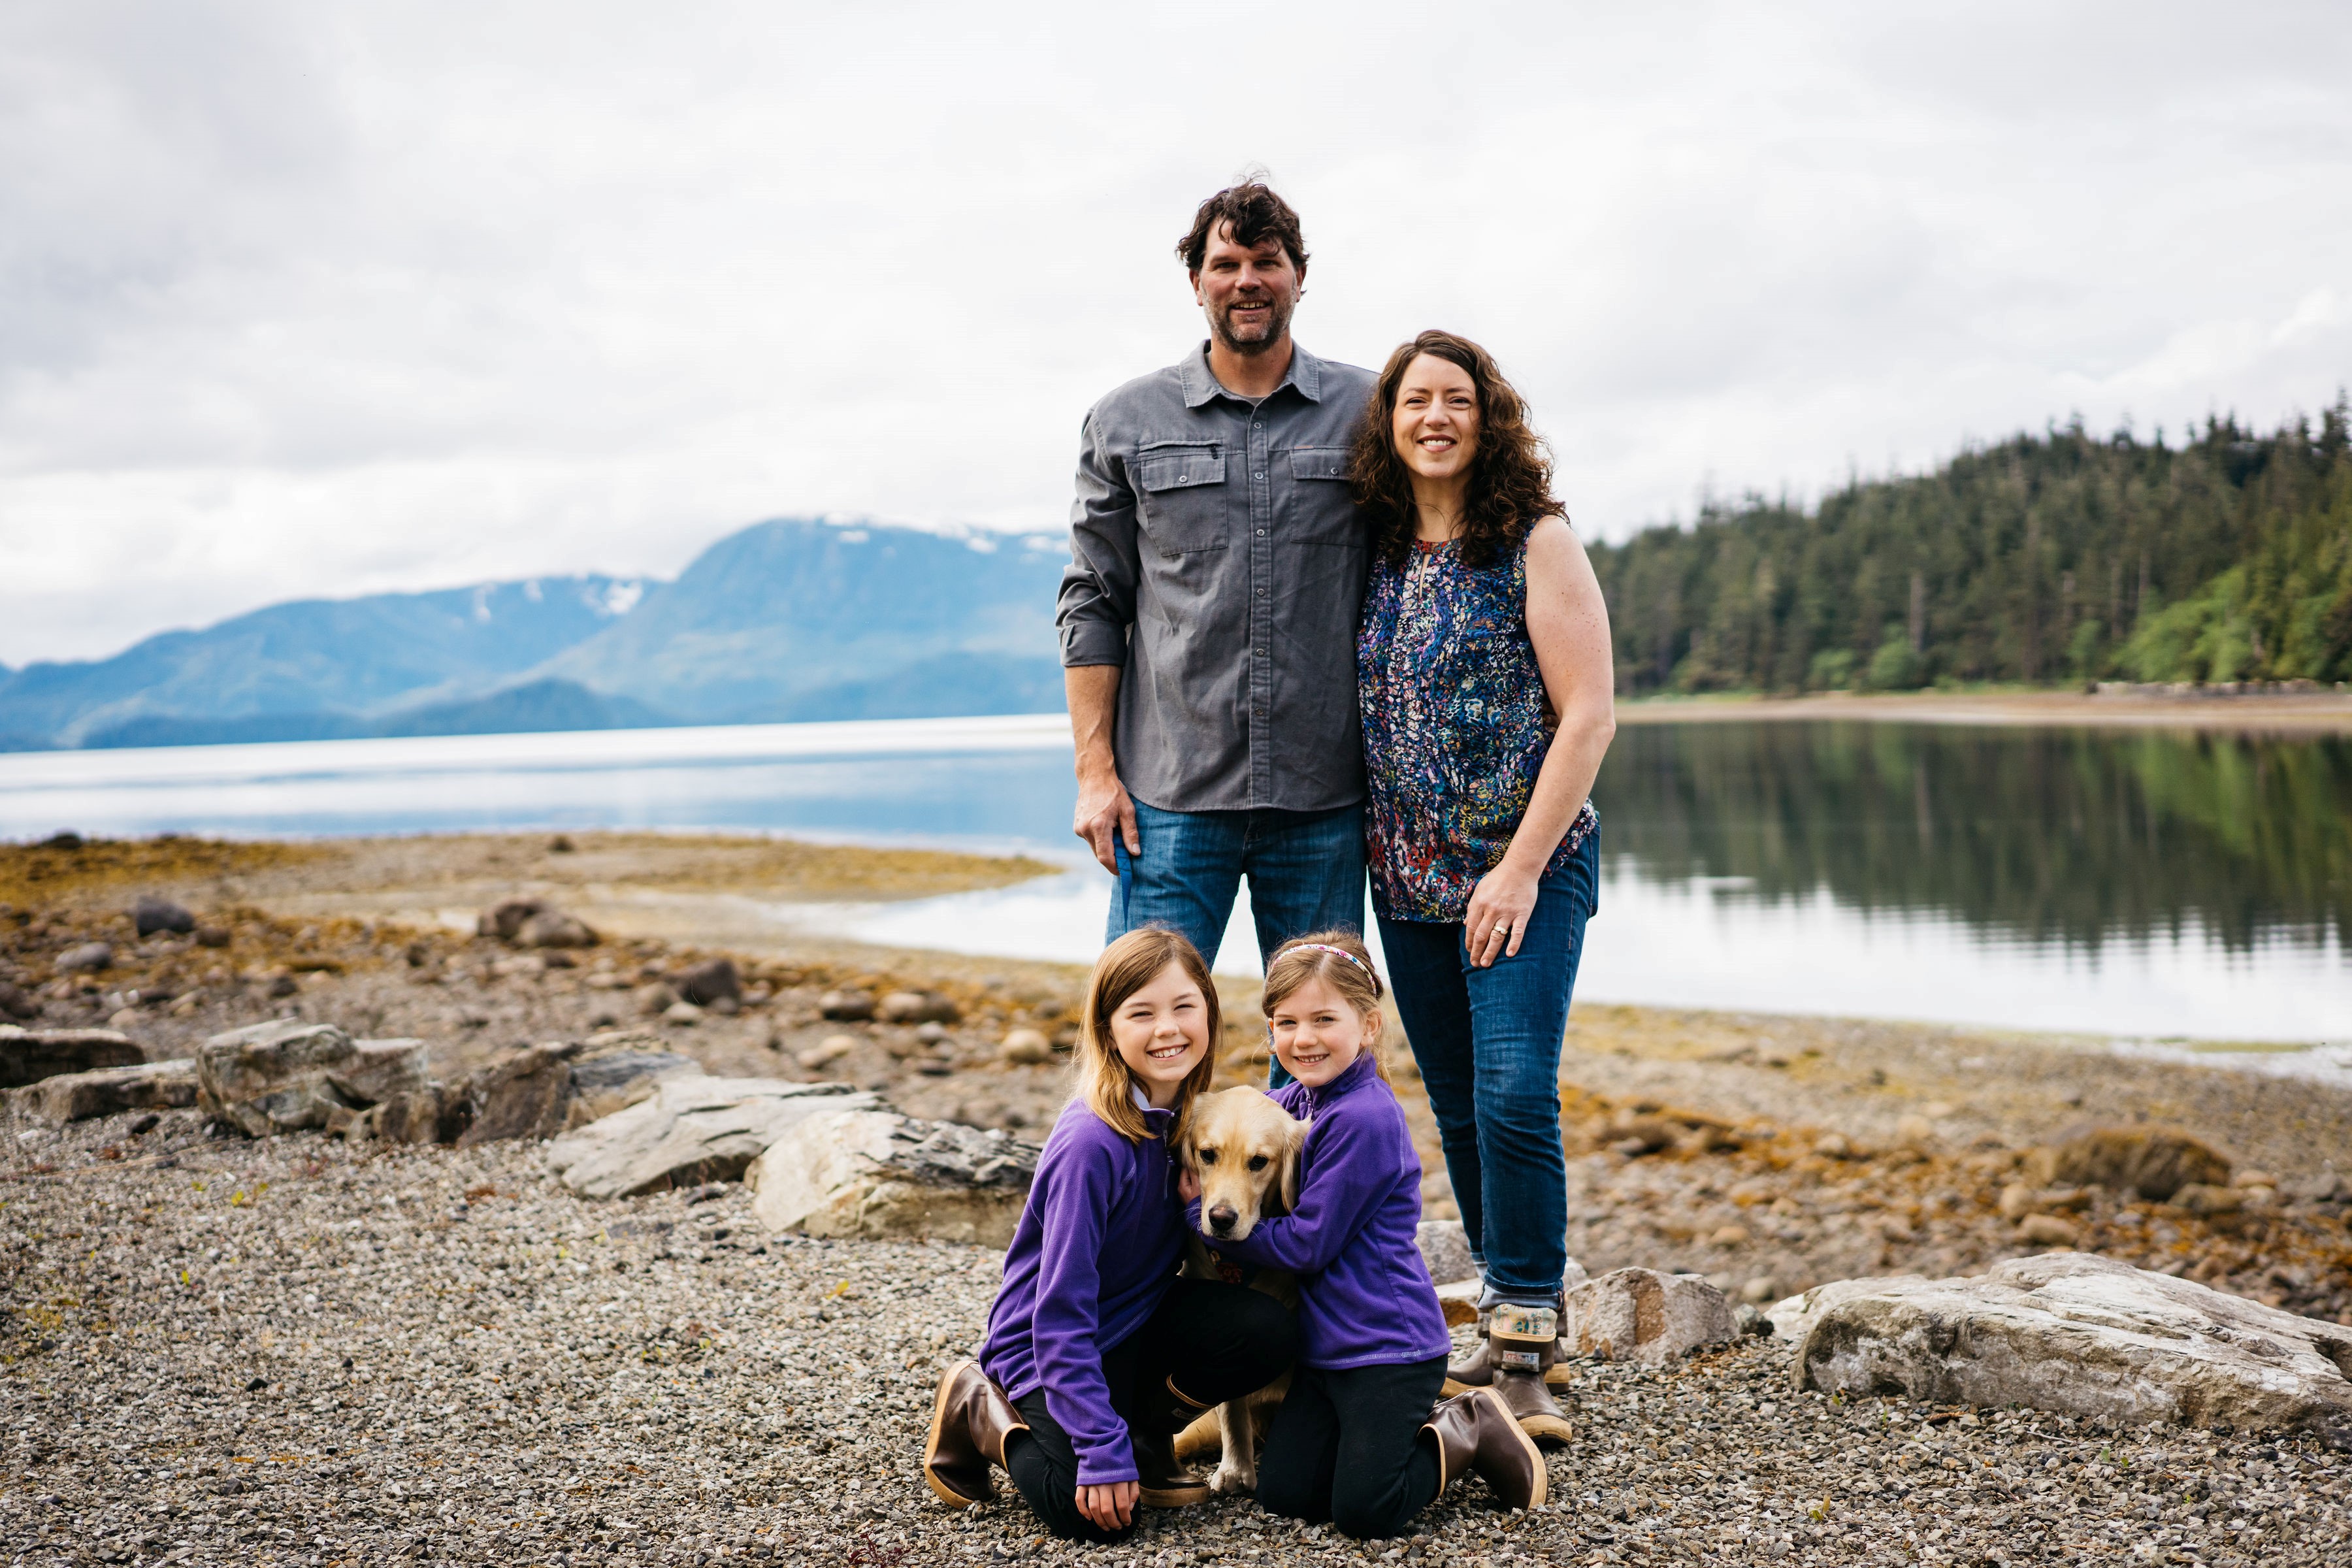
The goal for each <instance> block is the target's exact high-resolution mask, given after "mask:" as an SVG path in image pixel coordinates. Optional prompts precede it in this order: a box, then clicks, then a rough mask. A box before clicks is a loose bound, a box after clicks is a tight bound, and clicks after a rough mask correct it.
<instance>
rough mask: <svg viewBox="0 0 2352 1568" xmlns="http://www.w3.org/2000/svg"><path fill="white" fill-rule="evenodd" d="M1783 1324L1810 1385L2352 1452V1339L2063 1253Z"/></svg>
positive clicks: (1851, 1298) (1888, 1292) (2186, 1284)
mask: <svg viewBox="0 0 2352 1568" xmlns="http://www.w3.org/2000/svg"><path fill="white" fill-rule="evenodd" d="M1770 1315H1771V1318H1772V1324H1773V1328H1774V1331H1776V1332H1779V1333H1782V1334H1786V1335H1789V1336H1790V1337H1792V1338H1795V1339H1797V1340H1798V1341H1799V1345H1798V1349H1797V1357H1796V1362H1795V1365H1794V1369H1793V1374H1792V1375H1793V1376H1794V1378H1795V1380H1796V1383H1797V1385H1798V1386H1799V1387H1813V1388H1821V1389H1827V1390H1833V1391H1837V1392H1841V1393H1846V1394H1903V1395H1906V1397H1909V1398H1912V1399H1919V1400H1932V1401H1935V1402H1937V1403H1938V1404H1954V1405H2025V1406H2028V1407H2029V1408H2032V1409H2036V1410H2055V1411H2063V1412H2065V1413H2066V1414H2069V1415H2085V1416H2093V1417H2096V1418H2098V1419H2101V1420H2106V1421H2116V1422H2123V1423H2140V1422H2147V1421H2170V1422H2178V1423H2181V1424H2184V1425H2189V1426H2225V1425H2226V1426H2236V1427H2242V1428H2248V1429H2253V1430H2263V1431H2287V1432H2304V1433H2308V1434H2310V1435H2312V1436H2316V1437H2318V1438H2320V1439H2321V1440H2323V1441H2325V1442H2326V1443H2328V1444H2330V1445H2331V1446H2333V1447H2337V1448H2352V1381H2347V1373H2352V1328H2345V1327H2343V1326H2341V1325H2339V1324H2336V1323H2328V1322H2322V1321H2318V1320H2317V1319H2315V1318H2304V1317H2298V1316H2296V1315H2295V1314H2294V1313H2293V1312H2288V1311H2284V1310H2280V1309H2278V1308H2276V1307H2266V1306H2263V1304H2262V1303H2261V1302H2259V1301H2249V1300H2244V1299H2243V1298H2242V1297H2238V1296H2231V1295H2229V1294H2226V1293H2225V1292H2223V1291H2220V1290H2214V1289H2209V1288H2207V1287H2205V1286H2203V1285H2199V1284H2195V1283H2193V1282H2191V1281H2189V1280H2187V1279H2174V1278H2173V1277H2171V1276H2170V1275H2166V1274H2155V1273H2150V1272H2148V1271H2147V1270H2146V1269H2140V1268H2132V1267H2131V1266H2130V1265H2129V1264H2126V1263H2118V1262H2116V1261H2115V1260H2114V1259H2112V1258H2096V1257H2092V1256H2090V1255H2088V1254H2084V1253H2079V1252H2051V1253H2044V1254H2042V1255H2041V1256H2040V1257H2036V1258H2012V1259H2011V1260H2010V1261H2009V1262H2006V1263H2000V1264H1996V1265H1994V1266H1993V1268H1990V1270H1988V1271H1987V1272H1986V1273H1985V1274H1984V1275H1982V1276H1981V1277H1979V1278H1977V1279H1920V1278H1918V1277H1916V1276H1906V1277H1902V1278H1896V1279H1849V1280H1843V1281H1840V1282H1839V1283H1836V1284H1832V1285H1823V1286H1821V1287H1818V1288H1817V1289H1812V1290H1809V1291H1807V1292H1806V1293H1805V1294H1804V1295H1802V1296H1798V1297H1792V1298H1790V1300H1786V1301H1783V1302H1781V1303H1780V1305H1779V1306H1777V1307H1775V1308H1774V1309H1773V1310H1772V1312H1771V1314H1770Z"/></svg>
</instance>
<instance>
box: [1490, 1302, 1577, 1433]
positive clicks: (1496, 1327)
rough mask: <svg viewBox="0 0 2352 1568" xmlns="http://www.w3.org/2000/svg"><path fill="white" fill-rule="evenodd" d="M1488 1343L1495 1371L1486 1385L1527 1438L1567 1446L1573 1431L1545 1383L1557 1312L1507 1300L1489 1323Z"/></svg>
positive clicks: (1553, 1359)
mask: <svg viewBox="0 0 2352 1568" xmlns="http://www.w3.org/2000/svg"><path fill="white" fill-rule="evenodd" d="M1486 1344H1487V1348H1488V1352H1489V1357H1490V1360H1491V1362H1492V1363H1493V1366H1494V1369H1495V1381H1494V1382H1493V1384H1491V1385H1490V1386H1491V1388H1492V1389H1493V1392H1494V1393H1495V1394H1496V1396H1497V1397H1498V1398H1500V1399H1501V1400H1502V1402H1503V1403H1504V1405H1506V1406H1507V1407H1508V1408H1509V1410H1510V1412H1511V1414H1512V1415H1515V1416H1517V1418H1518V1422H1519V1425H1520V1426H1522V1427H1524V1428H1526V1430H1527V1434H1528V1436H1530V1437H1541V1438H1544V1439H1546V1440H1547V1441H1549V1442H1554V1443H1565V1442H1567V1441H1568V1440H1569V1438H1570V1436H1572V1435H1573V1429H1572V1428H1570V1426H1569V1424H1568V1416H1567V1415H1565V1414H1564V1413H1563V1412H1562V1411H1561V1410H1560V1407H1559V1401H1558V1400H1556V1399H1554V1398H1553V1397H1552V1393H1551V1389H1550V1388H1549V1386H1548V1385H1547V1384H1546V1383H1545V1381H1544V1374H1545V1373H1547V1372H1549V1370H1550V1369H1551V1368H1552V1367H1553V1366H1555V1365H1557V1364H1559V1313H1558V1312H1556V1311H1554V1310H1552V1309H1551V1308H1549V1307H1515V1306H1512V1305H1511V1304H1510V1303H1508V1302H1505V1303H1503V1304H1502V1305H1500V1306H1498V1307H1496V1309H1495V1315H1494V1317H1493V1319H1492V1320H1491V1321H1489V1322H1488V1324H1487V1327H1486Z"/></svg>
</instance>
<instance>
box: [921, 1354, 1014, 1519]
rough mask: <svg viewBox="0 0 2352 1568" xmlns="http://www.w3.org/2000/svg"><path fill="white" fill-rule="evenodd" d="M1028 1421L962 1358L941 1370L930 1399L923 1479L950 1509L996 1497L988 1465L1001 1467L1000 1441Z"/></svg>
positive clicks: (975, 1365)
mask: <svg viewBox="0 0 2352 1568" xmlns="http://www.w3.org/2000/svg"><path fill="white" fill-rule="evenodd" d="M1027 1430H1029V1423H1027V1422H1026V1421H1024V1420H1022V1419H1021V1412H1020V1411H1019V1410H1017V1409H1015V1408H1014V1407H1013V1401H1011V1400H1010V1399H1007V1398H1005V1397H1004V1391H1003V1389H1001V1388H999V1387H997V1386H996V1384H995V1382H994V1380H993V1379H992V1378H991V1377H990V1376H989V1375H988V1374H987V1373H984V1372H982V1371H981V1370H980V1363H978V1362H976V1361H960V1362H958V1363H955V1364H954V1365H953V1366H951V1367H950V1368H948V1369H947V1371H945V1372H943V1373H940V1392H939V1394H938V1396H937V1397H935V1398H934V1399H933V1400H932V1401H931V1433H930V1436H929V1437H927V1438H925V1439H924V1441H923V1479H925V1480H927V1481H929V1483H930V1486H931V1490H932V1491H933V1492H935V1493H937V1494H938V1496H939V1500H940V1501H941V1502H943V1503H946V1504H948V1505H949V1506H950V1507H951V1508H972V1507H975V1506H977V1505H978V1504H981V1503H984V1502H986V1501H988V1500H990V1499H991V1498H992V1497H994V1496H995V1495H996V1486H995V1482H994V1480H993V1479H992V1478H991V1476H990V1474H989V1467H990V1466H995V1467H996V1468H999V1469H1002V1468H1004V1439H1005V1438H1006V1437H1007V1436H1011V1435H1012V1434H1013V1433H1015V1432H1026V1431H1027Z"/></svg>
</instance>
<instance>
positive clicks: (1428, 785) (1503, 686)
mask: <svg viewBox="0 0 2352 1568" xmlns="http://www.w3.org/2000/svg"><path fill="white" fill-rule="evenodd" d="M1527 604H1528V565H1527V547H1526V545H1525V544H1524V543H1522V544H1521V545H1520V547H1519V548H1518V549H1517V550H1516V551H1514V552H1511V554H1510V555H1508V556H1507V557H1506V558H1504V559H1502V560H1498V561H1496V563H1494V564H1493V565H1491V566H1485V567H1478V568H1472V567H1469V566H1465V565H1464V564H1463V563H1462V555H1461V551H1460V548H1459V547H1458V546H1457V545H1455V544H1454V543H1451V542H1448V543H1444V544H1424V543H1422V542H1419V541H1415V542H1414V543H1413V546H1412V551H1411V552H1410V553H1409V554H1408V555H1407V556H1406V557H1405V559H1404V561H1403V562H1402V563H1393V564H1392V563H1389V562H1387V561H1382V560H1380V559H1378V558H1375V559H1374V561H1373V563H1372V571H1371V582H1370V586H1369V587H1368V588H1367V589H1366V590H1365V594H1364V618H1363V622H1362V624H1361V625H1360V627H1359V628H1358V630H1357V633H1356V691H1357V695H1358V697H1359V698H1360V700H1361V702H1362V706H1363V714H1364V775H1365V782H1366V784H1368V786H1369V788H1370V797H1371V798H1370V803H1369V805H1367V807H1366V810H1365V814H1364V840H1365V844H1364V847H1365V858H1366V859H1367V860H1368V861H1369V862H1370V868H1371V874H1372V907H1373V908H1374V909H1376V910H1379V911H1380V913H1381V914H1382V915H1383V916H1385V917H1387V918H1388V919H1390V920H1406V921H1458V920H1460V919H1461V918H1462V917H1463V914H1464V913H1465V911H1466V910H1468V908H1469V905H1470V893H1471V889H1474V888H1475V886H1476V885H1477V882H1478V879H1479V878H1481V877H1483V876H1485V875H1486V873H1487V872H1489V871H1491V870H1493V869H1494V868H1496V866H1497V865H1498V864H1500V863H1501V861H1502V858H1503V855H1504V852H1505V851H1506V850H1507V849H1508V848H1509V847H1511V835H1512V834H1513V833H1514V832H1516V831H1517V828H1518V826H1519V818H1520V817H1521V816H1525V815H1526V813H1527V809H1528V796H1529V795H1531V794H1533V793H1534V790H1535V784H1536V773H1537V771H1538V769H1540V768H1541V767H1542V766H1543V760H1544V752H1546V751H1547V750H1548V749H1549V746H1550V744H1551V731H1550V729H1549V727H1548V726H1547V724H1546V723H1545V700H1544V684H1543V673H1542V671H1541V670H1540V669H1539V668H1538V666H1537V664H1536V650H1535V645H1534V644H1533V643H1532V642H1530V641H1528V617H1527ZM1600 820H1601V819H1600V817H1599V816H1597V815H1596V814H1595V813H1594V811H1593V809H1592V803H1591V801H1589V800H1588V801H1586V802H1585V803H1584V807H1583V809H1582V810H1581V811H1579V812H1578V813H1577V815H1576V820H1575V822H1574V823H1572V824H1571V825H1570V827H1569V830H1568V836H1567V837H1566V838H1565V839H1563V840H1562V841H1561V843H1560V847H1559V851H1558V852H1557V853H1556V854H1554V855H1553V856H1552V859H1551V865H1550V867H1549V869H1553V870H1557V869H1559V868H1561V867H1563V866H1565V865H1566V864H1567V863H1568V860H1569V858H1570V857H1571V856H1572V855H1574V854H1575V852H1576V851H1577V849H1578V848H1580V847H1581V846H1582V845H1583V843H1584V839H1585V836H1586V835H1587V834H1589V833H1591V831H1592V830H1593V828H1594V827H1595V826H1598V825H1599V822H1600Z"/></svg>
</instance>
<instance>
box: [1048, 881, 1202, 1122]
mask: <svg viewBox="0 0 2352 1568" xmlns="http://www.w3.org/2000/svg"><path fill="white" fill-rule="evenodd" d="M1171 963H1172V964H1174V965H1175V966H1176V967H1177V968H1179V969H1181V970H1182V971H1183V972H1184V977H1185V978H1186V979H1188V980H1190V981H1192V984H1195V985H1197V986H1199V987H1200V988H1201V1001H1202V1006H1203V1008H1204V1009H1205V1010H1206V1012H1207V1015H1208V1020H1207V1021H1208V1026H1209V1048H1208V1049H1207V1050H1205V1051H1203V1052H1202V1053H1201V1063H1200V1065H1199V1066H1198V1067H1196V1068H1193V1069H1192V1071H1191V1072H1190V1073H1187V1074H1186V1075H1185V1077H1184V1081H1183V1082H1182V1083H1181V1084H1179V1085H1178V1086H1177V1089H1176V1106H1175V1110H1176V1128H1175V1131H1174V1132H1173V1133H1171V1135H1170V1137H1169V1140H1168V1142H1169V1144H1170V1146H1171V1148H1172V1147H1173V1146H1174V1145H1175V1144H1177V1143H1178V1142H1181V1140H1182V1139H1183V1136H1184V1131H1185V1124H1186V1123H1187V1122H1188V1121H1191V1120H1192V1100H1193V1099H1194V1097H1196V1096H1197V1095H1199V1094H1200V1093H1201V1091H1202V1090H1203V1089H1207V1088H1208V1087H1209V1079H1211V1078H1212V1077H1213V1076H1214V1075H1215V1073H1216V1070H1217V1040H1218V1037H1219V1034H1220V1032H1221V1031H1222V1030H1223V1026H1224V1021H1223V1014H1222V1013H1220V1012H1219V1011H1218V1007H1217V987H1216V985H1215V984H1214V983H1213V982H1212V981H1211V980H1210V978H1209V966H1208V965H1207V964H1206V963H1202V961H1201V954H1200V952H1199V951H1198V950H1197V949H1196V948H1194V947H1193V945H1192V943H1191V942H1187V941H1185V940H1184V938H1183V937H1182V936H1181V934H1179V933H1178V932H1175V931H1169V930H1166V929H1164V928H1162V927H1160V926H1146V927H1145V928H1143V929H1142V930H1141V931H1129V932H1128V933H1127V934H1126V935H1125V936H1123V937H1120V938H1119V939H1118V941H1117V942H1112V943H1111V944H1110V945H1109V946H1108V947H1107V948H1105V949H1103V954H1102V956H1101V957H1100V958H1097V959H1096V960H1095V972H1094V973H1093V974H1092V975H1090V976H1088V977H1087V1002H1086V1011H1085V1013H1084V1014H1083V1016H1080V1018H1079V1019H1078V1085H1077V1093H1078V1098H1079V1099H1081V1100H1085V1101H1086V1103H1087V1109H1089V1110H1092V1111H1093V1112H1094V1113H1095V1114H1096V1115H1097V1116H1099V1117H1100V1118H1102V1120H1103V1122H1104V1124H1105V1125H1106V1126H1108V1127H1109V1128H1110V1129H1111V1130H1112V1131H1115V1132H1117V1133H1118V1134H1119V1136H1121V1137H1123V1138H1125V1139H1126V1140H1127V1141H1128V1142H1130V1143H1140V1142H1143V1140H1144V1139H1146V1138H1148V1137H1150V1135H1151V1128H1150V1123H1149V1122H1147V1121H1144V1119H1143V1111H1142V1109H1141V1108H1140V1107H1139V1106H1138V1105H1137V1104H1136V1103H1135V1091H1136V1089H1138V1088H1139V1087H1140V1086H1139V1084H1138V1083H1137V1082H1136V1079H1135V1074H1134V1072H1133V1071H1132V1070H1130V1069H1129V1067H1128V1065H1127V1063H1126V1061H1125V1060H1124V1059H1123V1058H1121V1057H1120V1056H1119V1054H1118V1046H1117V1045H1116V1044H1114V1043H1113V1040H1112V1037H1111V1032H1110V1020H1111V1015H1112V1014H1114V1013H1116V1012H1118V1010H1119V1008H1120V1007H1122V1006H1124V1005H1126V1003H1127V999H1128V998H1129V997H1130V996H1132V995H1134V994H1136V993H1137V992H1139V991H1140V990H1142V989H1143V988H1144V987H1145V986H1147V985H1149V984H1151V983H1152V981H1153V980H1155V979H1157V978H1158V977H1159V974H1160V971H1162V970H1164V969H1166V968H1167V967H1168V966H1169V965H1170V964H1171Z"/></svg>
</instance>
